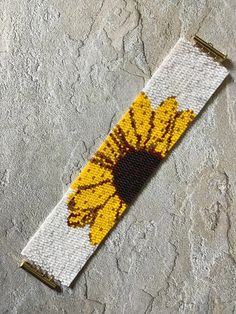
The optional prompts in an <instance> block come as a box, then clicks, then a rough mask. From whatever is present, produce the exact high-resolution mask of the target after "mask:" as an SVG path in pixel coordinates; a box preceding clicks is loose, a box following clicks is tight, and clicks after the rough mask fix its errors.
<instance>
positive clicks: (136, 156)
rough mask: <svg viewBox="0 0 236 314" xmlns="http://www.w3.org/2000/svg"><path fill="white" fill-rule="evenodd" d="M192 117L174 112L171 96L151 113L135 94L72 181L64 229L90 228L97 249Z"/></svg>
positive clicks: (146, 102) (145, 99)
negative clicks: (66, 222)
mask: <svg viewBox="0 0 236 314" xmlns="http://www.w3.org/2000/svg"><path fill="white" fill-rule="evenodd" d="M195 116H196V114H195V113H194V112H193V111H192V110H183V111H178V103H177V101H176V99H175V97H169V98H167V99H166V100H165V101H163V102H162V103H161V104H160V105H159V106H158V108H157V109H156V110H153V109H152V107H151V102H150V100H149V99H148V97H147V96H146V95H145V93H143V92H142V93H140V94H139V95H138V96H137V98H136V99H135V101H134V102H133V104H132V105H131V107H130V108H129V110H128V111H127V112H126V113H125V115H124V116H123V117H122V118H121V120H120V121H119V122H118V124H117V125H116V126H115V128H114V129H113V131H112V132H111V133H110V134H109V135H108V136H107V138H106V140H105V141H104V142H103V144H102V145H101V146H100V148H99V149H98V151H97V152H96V153H95V155H94V156H93V157H92V159H91V160H90V161H89V162H88V164H87V165H86V166H85V168H84V169H83V171H82V172H81V174H80V175H79V176H78V178H77V179H76V180H75V181H74V182H73V183H72V185H71V189H72V193H70V194H69V196H68V209H69V217H68V225H69V226H71V227H75V228H77V227H79V228H83V227H85V225H89V226H90V234H89V236H90V242H91V244H92V245H98V244H99V243H100V242H101V241H102V240H103V239H104V237H105V236H106V235H107V233H108V232H109V231H110V230H111V228H112V227H113V226H114V225H115V224H116V222H117V220H118V219H119V218H120V217H121V215H122V214H123V213H124V211H125V209H126V208H127V206H128V205H129V204H130V203H132V201H133V200H134V198H135V197H136V195H137V194H138V192H139V191H140V190H141V188H142V187H143V186H144V184H145V183H146V181H147V180H148V178H149V177H150V175H151V174H152V173H153V172H154V171H155V169H156V168H157V166H158V165H159V163H160V161H161V160H162V159H163V158H164V157H165V156H166V155H167V153H168V152H169V150H170V149H171V148H172V146H173V145H174V144H175V143H176V142H177V140H178V139H179V138H180V136H181V135H182V134H183V132H184V131H185V130H186V129H187V127H188V125H189V124H190V122H191V121H192V120H193V119H194V117H195Z"/></svg>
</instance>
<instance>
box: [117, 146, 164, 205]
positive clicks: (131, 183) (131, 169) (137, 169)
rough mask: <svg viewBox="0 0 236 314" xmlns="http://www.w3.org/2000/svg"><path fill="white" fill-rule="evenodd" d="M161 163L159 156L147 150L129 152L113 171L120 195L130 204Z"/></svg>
mask: <svg viewBox="0 0 236 314" xmlns="http://www.w3.org/2000/svg"><path fill="white" fill-rule="evenodd" d="M159 163H160V159H159V158H158V157H157V156H154V155H152V154H151V153H149V152H147V151H146V150H138V151H135V150H134V151H129V152H128V153H127V154H126V155H125V156H124V157H121V158H120V159H119V160H118V162H117V164H116V166H115V168H114V171H113V182H114V185H115V187H116V190H117V193H118V195H119V196H120V197H121V198H122V200H123V201H124V202H125V203H126V204H130V203H131V202H132V201H133V200H134V198H135V197H136V196H137V194H138V193H139V192H140V190H141V189H142V187H143V186H144V184H145V183H146V182H147V180H148V179H149V177H150V175H151V174H153V172H154V171H155V170H156V168H157V166H158V165H159Z"/></svg>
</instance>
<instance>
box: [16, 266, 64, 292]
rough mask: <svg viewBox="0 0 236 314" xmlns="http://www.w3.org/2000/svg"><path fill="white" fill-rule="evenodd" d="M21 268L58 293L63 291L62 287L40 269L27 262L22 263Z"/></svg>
mask: <svg viewBox="0 0 236 314" xmlns="http://www.w3.org/2000/svg"><path fill="white" fill-rule="evenodd" d="M20 267H21V268H23V269H24V270H26V271H27V272H28V273H30V274H31V275H33V276H34V277H36V278H37V279H39V280H40V281H41V282H43V283H44V284H46V285H47V286H48V287H50V288H51V289H54V290H57V291H58V292H60V291H61V287H60V286H59V285H58V284H57V283H56V282H55V281H54V280H53V278H50V277H49V276H47V275H46V274H44V273H43V272H41V271H40V270H39V269H37V268H36V267H34V266H33V265H31V264H30V263H29V262H27V261H22V263H21V264H20Z"/></svg>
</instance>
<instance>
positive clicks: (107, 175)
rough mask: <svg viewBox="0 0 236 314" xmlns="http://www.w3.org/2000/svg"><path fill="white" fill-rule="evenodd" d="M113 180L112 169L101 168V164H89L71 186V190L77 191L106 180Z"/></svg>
mask: <svg viewBox="0 0 236 314" xmlns="http://www.w3.org/2000/svg"><path fill="white" fill-rule="evenodd" d="M112 178H113V176H112V171H111V170H110V169H108V168H104V167H101V166H99V164H95V163H92V162H88V164H87V165H86V166H85V168H84V169H83V170H82V172H81V173H80V175H79V176H78V177H77V178H76V179H75V180H74V182H73V183H72V184H71V188H72V189H73V190H75V191H77V190H78V189H79V187H83V186H88V185H91V184H99V183H100V182H102V181H105V180H112Z"/></svg>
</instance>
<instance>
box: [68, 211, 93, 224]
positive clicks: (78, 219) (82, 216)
mask: <svg viewBox="0 0 236 314" xmlns="http://www.w3.org/2000/svg"><path fill="white" fill-rule="evenodd" d="M93 218H94V217H93V213H92V212H91V211H90V210H86V211H82V210H75V211H73V212H71V213H70V215H69V217H68V225H69V226H72V227H81V228H82V227H84V226H85V225H86V224H90V223H91V222H92V220H93Z"/></svg>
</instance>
